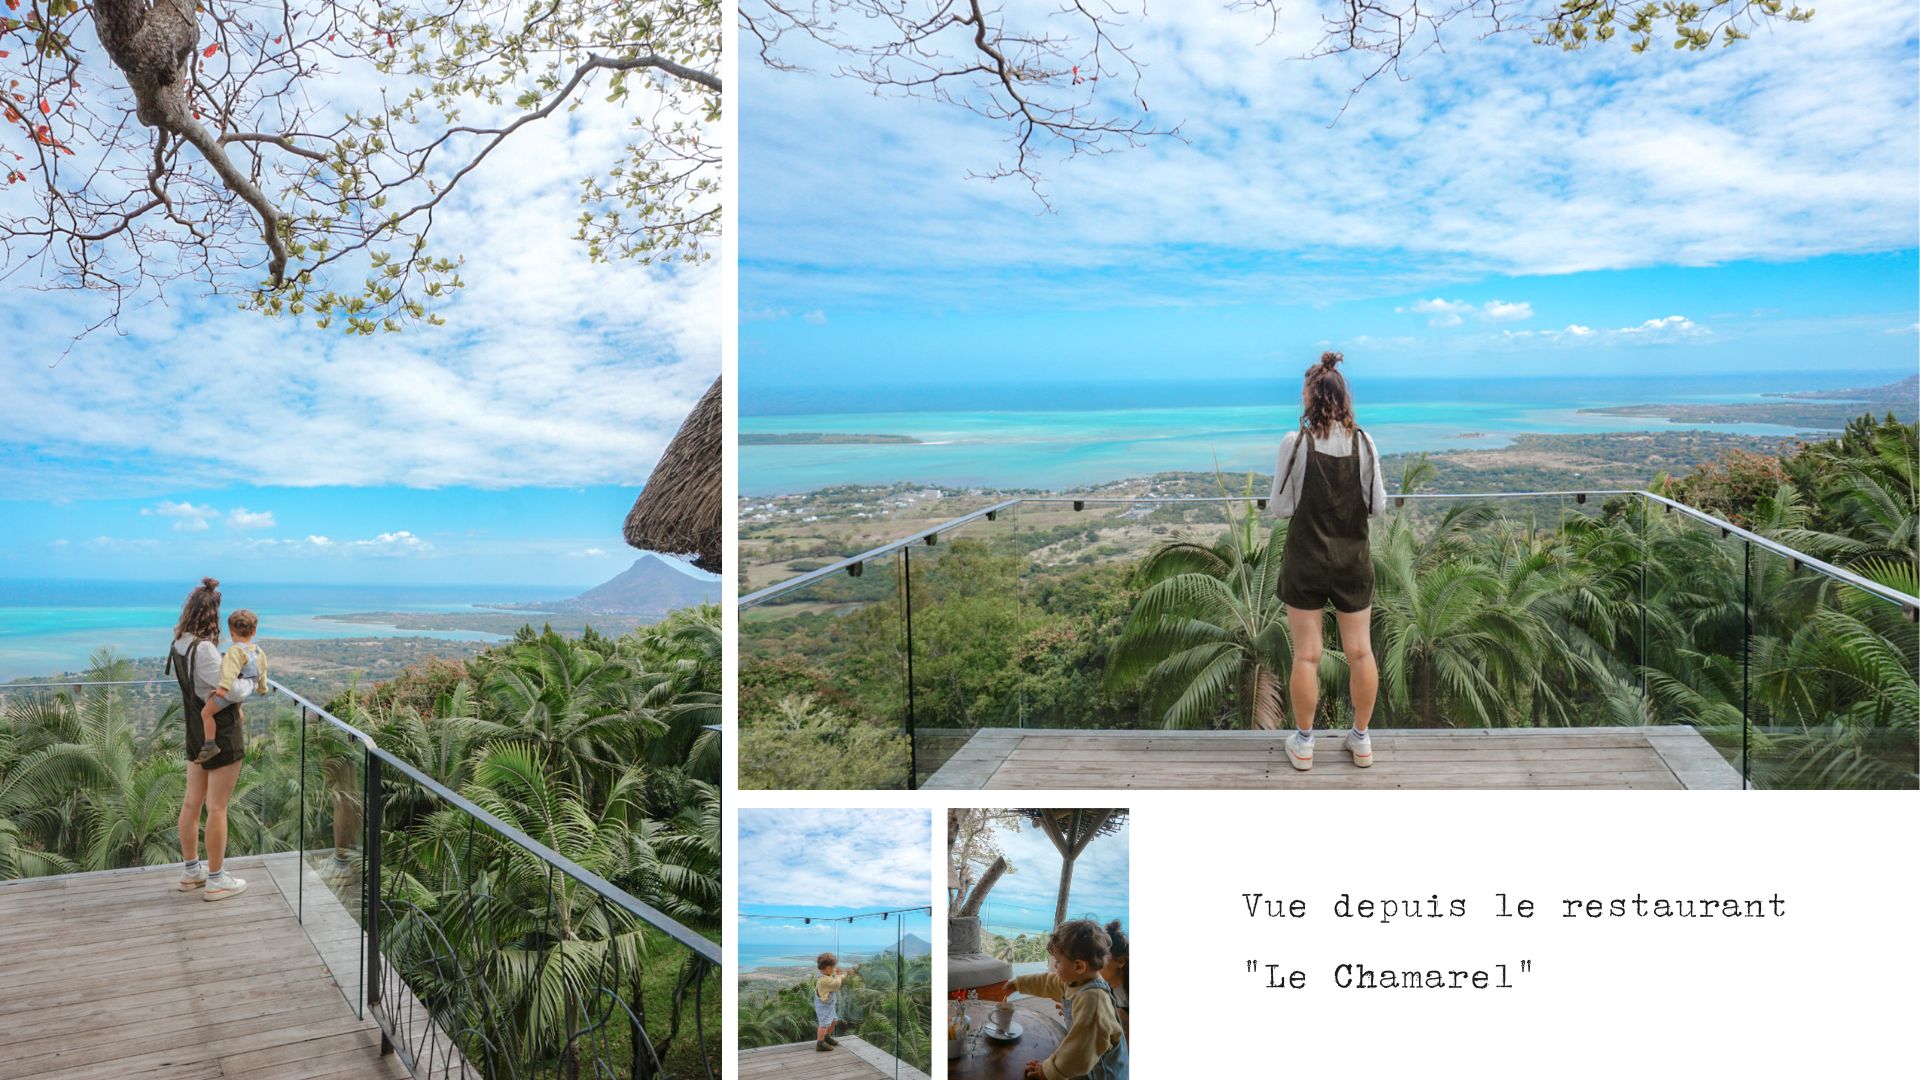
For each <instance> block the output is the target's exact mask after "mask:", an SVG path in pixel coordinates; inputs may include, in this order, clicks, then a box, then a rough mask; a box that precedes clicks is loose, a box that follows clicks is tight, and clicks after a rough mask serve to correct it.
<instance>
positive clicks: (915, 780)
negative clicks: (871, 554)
mask: <svg viewBox="0 0 1920 1080" xmlns="http://www.w3.org/2000/svg"><path fill="white" fill-rule="evenodd" d="M900 579H901V581H902V582H903V584H904V586H905V588H906V602H905V603H904V604H903V605H902V607H903V608H904V609H905V620H904V624H905V626H906V631H907V790H908V791H912V790H914V789H916V788H918V787H919V786H920V737H919V735H918V734H916V732H915V724H914V715H913V549H912V548H901V549H900Z"/></svg>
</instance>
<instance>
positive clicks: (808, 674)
mask: <svg viewBox="0 0 1920 1080" xmlns="http://www.w3.org/2000/svg"><path fill="white" fill-rule="evenodd" d="M916 554H917V553H914V552H895V553H892V554H889V555H886V556H883V557H877V558H873V559H868V560H865V561H864V562H860V563H856V564H854V565H852V566H850V567H847V568H846V569H845V570H843V571H837V572H834V573H831V574H829V575H827V576H824V577H821V578H819V579H818V580H816V581H813V582H810V583H808V584H806V585H804V586H802V587H800V588H797V589H792V590H789V591H787V592H785V593H783V594H782V595H781V596H780V597H779V598H778V599H777V600H776V601H773V602H771V603H768V604H766V605H762V606H757V607H748V608H746V609H744V610H743V611H742V612H741V616H740V656H741V665H740V684H739V692H740V716H741V717H742V718H743V719H742V723H741V725H740V762H741V768H740V783H741V786H742V787H753V788H835V787H840V788H884V787H901V786H904V785H905V778H906V777H907V776H908V775H909V773H910V772H911V769H912V754H913V744H912V740H910V739H909V738H908V737H907V731H908V730H909V728H908V718H907V706H908V693H907V632H906V619H905V616H904V612H905V608H906V602H907V598H906V585H907V575H906V573H905V572H904V568H905V566H906V565H907V564H908V560H909V559H910V558H912V557H914V556H915V555H916Z"/></svg>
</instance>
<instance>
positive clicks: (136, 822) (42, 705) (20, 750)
mask: <svg viewBox="0 0 1920 1080" xmlns="http://www.w3.org/2000/svg"><path fill="white" fill-rule="evenodd" d="M0 711H3V712H4V716H5V723H4V730H3V731H0V740H4V741H0V778H5V777H8V776H11V775H14V774H16V773H20V772H23V771H25V770H47V769H58V768H63V766H62V765H61V762H66V763H67V764H69V765H72V766H73V768H74V769H76V770H78V771H77V772H69V773H68V775H74V776H80V777H83V779H82V780H80V781H79V782H64V781H63V782H61V783H58V784H54V785H52V787H51V788H50V789H49V790H51V791H53V792H55V794H53V795H51V796H50V797H49V798H48V799H47V800H46V801H45V802H44V804H43V805H39V806H24V807H18V808H15V809H14V811H13V813H11V814H10V819H11V820H12V822H13V827H14V829H15V830H16V832H15V836H16V839H15V840H14V841H13V843H12V844H11V845H10V848H11V850H12V851H13V852H14V854H13V855H12V856H10V857H9V862H10V863H11V865H8V866H0V876H20V877H25V876H38V875H42V874H51V873H71V872H81V871H88V870H117V869H123V868H128V867H138V866H156V865H161V864H164V863H169V862H174V861H176V860H178V859H179V858H180V857H181V855H180V841H179V825H178V815H179V810H180V804H181V801H182V799H183V798H184V797H185V793H186V783H187V769H186V756H185V752H184V742H185V737H186V735H185V733H186V723H187V720H186V718H185V717H184V715H183V713H182V711H181V702H180V692H179V689H178V685H177V684H176V683H175V682H174V680H172V679H170V678H169V679H164V680H123V679H113V678H97V677H91V676H83V677H77V678H74V679H72V680H70V681H62V682H57V683H30V684H11V685H3V686H0ZM241 719H242V724H243V731H244V739H245V746H246V758H245V760H246V764H245V765H244V766H243V767H242V769H241V772H240V776H239V781H238V785H237V786H236V788H235V790H234V794H233V797H232V801H231V802H230V804H229V806H228V815H227V823H228V830H227V849H226V854H227V856H228V857H229V858H238V857H244V856H264V855H274V854H278V853H283V852H287V851H291V850H292V849H293V847H294V844H295V840H294V839H293V837H294V836H295V835H296V834H297V832H298V822H299V815H298V813H297V811H296V809H295V807H296V805H297V803H298V801H299V794H298V792H299V780H298V775H297V760H298V756H299V726H298V718H297V714H296V713H295V711H294V710H293V708H292V707H291V705H290V704H289V703H288V702H286V701H284V700H283V699H281V698H280V697H279V696H278V695H268V696H265V697H261V698H256V699H253V700H251V701H248V702H247V703H246V704H245V705H244V706H243V707H242V710H241ZM194 722H196V723H197V722H198V720H197V718H196V720H195V721H194ZM43 751H52V752H53V754H54V756H55V757H57V758H59V759H60V760H59V761H54V760H51V759H49V758H48V757H47V756H46V755H44V754H43V753H42V752H43ZM16 790H30V789H29V788H27V787H25V786H22V787H19V788H17V789H16ZM202 854H204V852H203V853H202Z"/></svg>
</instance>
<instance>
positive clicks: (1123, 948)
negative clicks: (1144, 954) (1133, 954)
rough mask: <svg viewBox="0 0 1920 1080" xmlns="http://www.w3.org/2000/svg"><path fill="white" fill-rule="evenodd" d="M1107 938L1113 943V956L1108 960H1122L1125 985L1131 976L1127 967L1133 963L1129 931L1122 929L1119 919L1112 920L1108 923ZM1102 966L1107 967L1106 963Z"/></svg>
mask: <svg viewBox="0 0 1920 1080" xmlns="http://www.w3.org/2000/svg"><path fill="white" fill-rule="evenodd" d="M1107 940H1108V941H1110V942H1112V943H1113V956H1112V959H1111V960H1109V961H1108V963H1112V961H1113V960H1119V961H1122V966H1121V968H1120V984H1121V985H1122V986H1125V985H1126V984H1127V982H1128V980H1129V979H1130V977H1131V974H1130V973H1129V972H1128V971H1127V968H1129V967H1131V966H1133V965H1132V963H1131V962H1130V958H1129V957H1128V956H1127V932H1126V931H1124V930H1122V929H1120V920H1119V919H1115V920H1113V921H1112V922H1110V923H1108V924H1107ZM1101 966H1102V967H1105V966H1106V965H1105V964H1102V965H1101Z"/></svg>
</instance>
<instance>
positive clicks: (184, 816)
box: [180, 761, 207, 862]
mask: <svg viewBox="0 0 1920 1080" xmlns="http://www.w3.org/2000/svg"><path fill="white" fill-rule="evenodd" d="M206 803H207V770H205V769H203V768H201V767H200V766H198V765H195V764H194V763H193V762H191V761H189V762H187V797H186V798H185V799H183V800H182V801H181V803H180V857H181V858H182V859H185V860H187V861H188V862H192V861H193V860H195V859H197V858H199V857H200V808H201V807H202V806H205V805H206Z"/></svg>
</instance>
